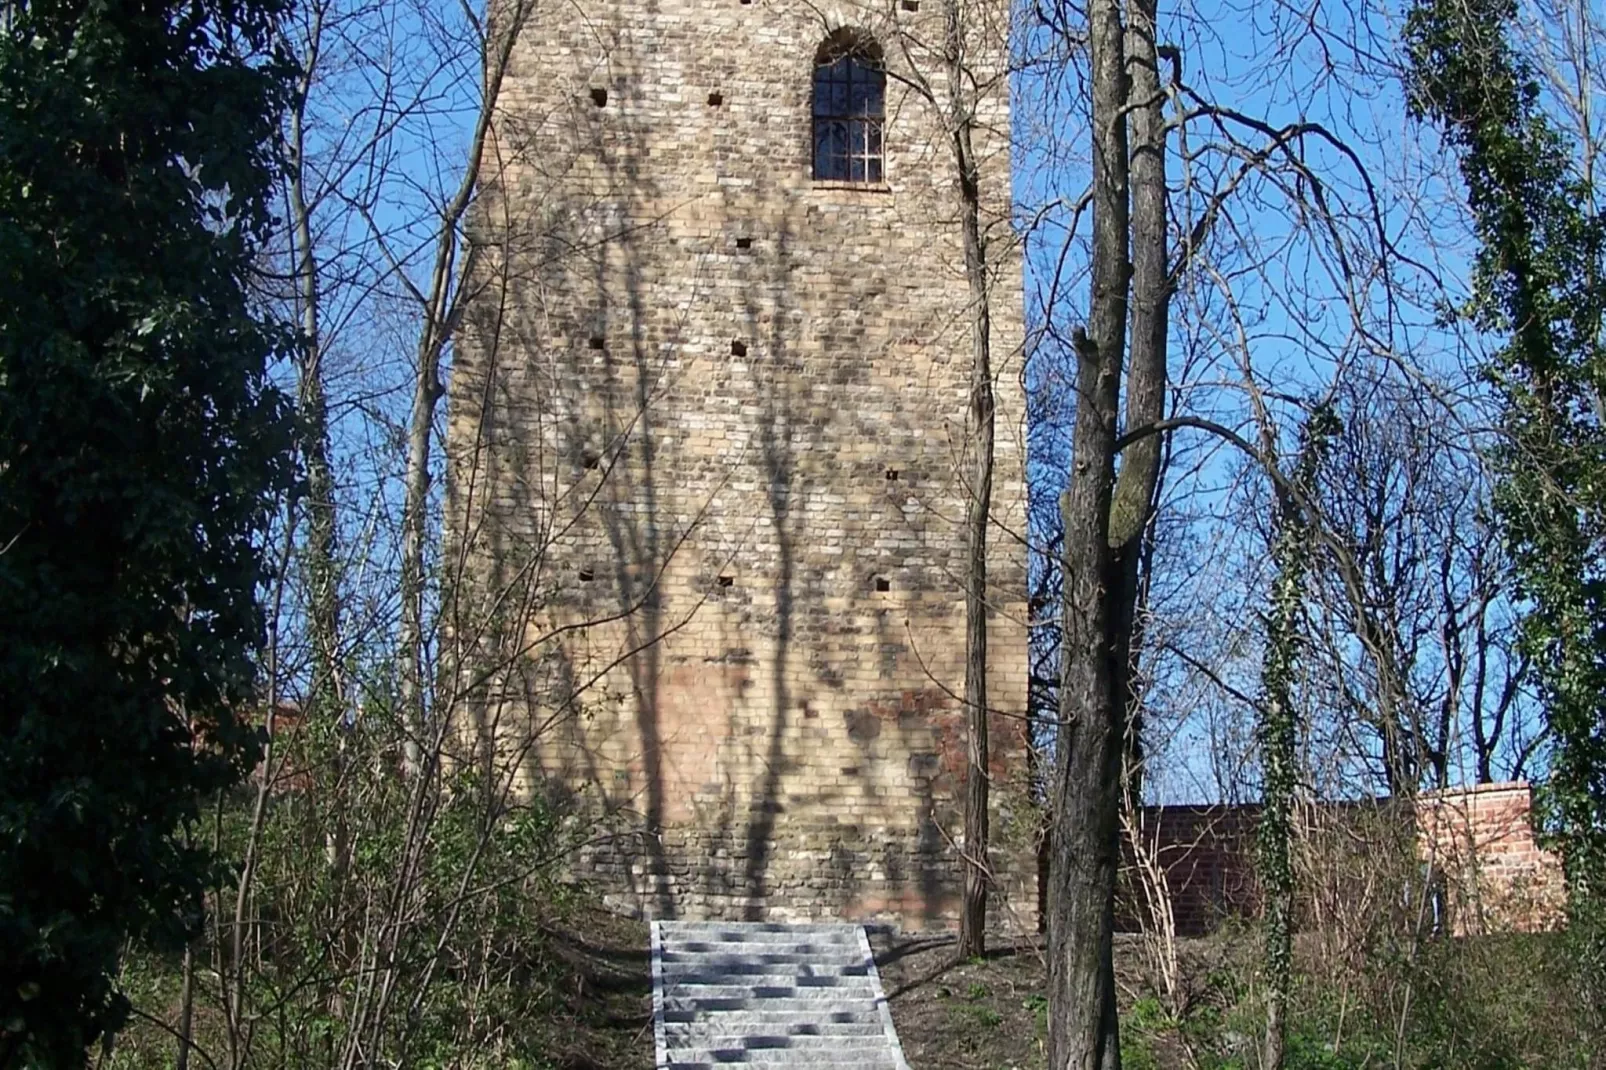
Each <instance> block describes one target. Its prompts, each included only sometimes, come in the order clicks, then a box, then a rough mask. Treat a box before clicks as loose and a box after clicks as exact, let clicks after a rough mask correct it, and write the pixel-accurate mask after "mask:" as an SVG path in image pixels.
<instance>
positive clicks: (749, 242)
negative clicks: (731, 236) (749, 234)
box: [736, 238, 753, 252]
mask: <svg viewBox="0 0 1606 1070" xmlns="http://www.w3.org/2000/svg"><path fill="white" fill-rule="evenodd" d="M752 247H753V239H752V238H737V239H736V248H738V249H740V250H742V251H743V252H746V251H747V250H749V249H751V248H752Z"/></svg>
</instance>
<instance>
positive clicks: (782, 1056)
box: [673, 1047, 897, 1067]
mask: <svg viewBox="0 0 1606 1070" xmlns="http://www.w3.org/2000/svg"><path fill="white" fill-rule="evenodd" d="M673 1059H674V1061H675V1062H677V1063H678V1062H681V1061H683V1060H684V1061H687V1062H693V1063H704V1064H713V1065H715V1066H720V1065H726V1066H728V1065H729V1064H731V1063H742V1064H745V1065H747V1066H853V1065H875V1066H886V1067H893V1066H896V1065H897V1064H896V1062H895V1061H894V1058H893V1055H892V1052H891V1051H890V1050H889V1049H887V1048H885V1047H883V1048H882V1049H881V1050H880V1051H874V1052H872V1051H862V1050H857V1051H852V1052H836V1051H825V1050H814V1049H801V1048H758V1049H748V1048H742V1047H735V1048H681V1049H677V1050H676V1051H675V1053H674V1055H673Z"/></svg>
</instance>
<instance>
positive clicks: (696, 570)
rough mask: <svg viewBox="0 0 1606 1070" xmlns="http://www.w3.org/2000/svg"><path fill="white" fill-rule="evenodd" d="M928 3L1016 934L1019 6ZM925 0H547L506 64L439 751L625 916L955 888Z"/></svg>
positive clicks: (956, 448) (1020, 919)
mask: <svg viewBox="0 0 1606 1070" xmlns="http://www.w3.org/2000/svg"><path fill="white" fill-rule="evenodd" d="M956 2H958V3H959V4H960V6H961V7H962V9H963V18H964V23H965V41H964V56H965V59H964V65H965V71H966V81H967V82H968V83H970V85H969V87H967V92H976V93H977V95H978V97H979V99H978V102H977V104H976V108H975V115H976V123H977V125H976V128H975V134H974V136H975V141H976V145H977V148H978V150H979V154H980V156H981V161H982V162H981V176H982V203H983V219H982V224H983V227H984V228H985V232H986V234H987V236H988V256H989V259H990V262H991V263H990V267H991V290H990V293H991V297H990V301H989V308H990V313H991V322H992V334H991V343H992V345H991V350H992V361H993V371H994V375H995V389H996V398H997V401H996V404H997V414H998V416H997V436H996V451H997V452H996V457H997V462H996V465H997V466H996V475H995V482H994V488H995V489H994V493H993V514H994V517H995V523H994V524H993V526H992V529H991V534H990V542H989V545H990V584H991V599H990V600H991V603H992V614H991V618H990V619H991V635H990V647H991V658H990V669H989V689H990V696H989V697H990V703H991V705H992V706H993V707H994V709H995V711H996V712H995V713H994V715H993V724H992V729H991V737H992V747H993V751H992V753H993V765H992V770H993V782H994V799H995V812H994V818H993V825H994V842H995V845H996V847H995V850H994V851H993V855H992V865H993V867H994V869H995V871H996V872H997V874H998V889H999V893H1000V895H999V898H1000V899H1001V900H1003V901H1004V905H1003V906H1002V907H1001V908H996V909H995V914H994V917H995V918H996V919H998V920H999V921H1000V922H1001V923H1002V924H1005V925H1023V924H1030V916H1031V913H1032V910H1033V909H1034V901H1033V897H1032V896H1031V895H1029V894H1026V893H1025V892H1024V888H1025V881H1026V880H1027V876H1028V871H1029V870H1030V869H1031V866H1030V864H1029V862H1027V860H1028V859H1029V858H1030V856H1031V851H1030V842H1029V840H1030V833H1031V830H1030V829H1029V828H1026V827H1024V826H1028V825H1029V824H1030V821H1029V819H1028V817H1027V813H1026V808H1025V806H1024V798H1023V796H1022V795H1021V794H1020V792H1019V790H1018V785H1019V784H1020V783H1022V782H1023V781H1024V773H1025V770H1024V767H1025V749H1024V742H1023V740H1024V733H1023V723H1024V720H1023V716H1022V715H1023V711H1024V708H1025V699H1026V641H1025V602H1026V599H1025V579H1024V574H1025V556H1026V554H1025V549H1024V545H1023V541H1022V535H1023V533H1024V530H1025V525H1024V512H1025V510H1024V499H1025V487H1024V475H1023V467H1024V454H1025V448H1024V441H1025V438H1024V434H1025V429H1024V418H1025V406H1024V401H1023V394H1022V390H1021V386H1020V373H1021V361H1022V333H1023V328H1022V292H1021V291H1022V286H1021V268H1020V262H1019V259H1018V256H1017V253H1016V249H1015V244H1014V242H1013V240H1012V238H1011V230H1010V227H1009V220H1008V208H1009V194H1010V186H1009V183H1010V171H1009V153H1008V137H1007V132H1008V130H1009V114H1008V90H1007V84H1006V78H1005V56H1006V41H1007V21H1008V14H1009V0H956ZM945 7H946V0H825V2H823V3H822V2H810V0H573V2H570V3H563V4H558V3H552V2H549V0H540V2H539V3H537V4H536V5H535V7H534V13H533V15H532V16H531V17H530V19H529V21H528V22H527V24H526V25H524V26H523V28H522V30H521V33H520V36H519V38H518V42H517V44H516V46H515V47H514V49H513V52H512V56H513V59H512V63H511V67H510V70H509V73H508V77H507V80H506V82H505V84H504V86H503V90H502V97H501V108H500V113H499V116H498V121H497V123H496V125H495V128H494V131H493V137H492V139H491V143H490V148H489V149H488V151H489V152H490V153H491V160H492V162H491V163H490V164H488V169H489V179H488V181H487V182H486V184H485V186H484V189H483V190H482V199H481V202H480V206H479V212H478V216H477V219H476V224H475V232H474V235H473V237H474V241H475V246H476V250H477V251H476V258H475V260H474V261H473V262H472V266H471V267H470V268H469V269H468V272H467V275H466V279H467V282H468V284H469V285H472V286H473V287H475V290H474V294H475V296H474V298H473V302H472V304H471V308H470V313H469V315H468V317H467V319H466V322H465V323H464V324H463V325H462V327H461V329H460V333H459V344H458V348H457V356H456V365H455V368H454V371H453V378H452V381H451V387H450V428H449V438H448V454H449V464H450V474H449V487H448V507H447V508H448V524H449V527H450V532H451V539H450V540H449V545H450V547H451V549H450V553H449V554H448V557H449V561H448V570H449V573H450V575H451V577H452V584H453V589H454V590H456V591H457V592H458V593H459V595H460V597H459V599H458V600H457V602H456V603H454V604H453V609H452V610H451V612H450V614H449V615H450V617H451V619H450V621H449V636H450V640H451V642H452V643H453V644H455V649H458V650H460V651H461V652H463V655H464V660H463V662H462V664H463V666H464V667H463V671H462V672H461V673H460V674H459V675H460V677H461V682H462V684H463V693H464V694H465V695H467V699H466V700H465V702H464V703H463V704H462V709H463V713H462V715H461V716H462V718H463V720H464V723H465V726H466V729H465V732H464V733H463V738H464V739H465V740H472V741H474V742H475V743H476V744H477V745H478V749H477V750H476V752H475V753H476V755H477V756H478V757H479V759H480V760H481V761H492V760H494V768H495V769H496V770H497V771H499V772H505V771H510V770H511V771H512V772H513V773H514V775H515V776H516V777H517V783H518V787H519V788H520V790H523V791H529V792H545V793H547V794H549V795H554V796H557V797H559V798H562V799H563V800H564V801H565V802H566V804H568V805H571V806H572V807H573V808H574V809H573V812H575V813H576V814H580V815H585V816H586V818H587V819H588V823H587V825H586V827H587V828H595V829H597V830H599V831H598V832H597V833H596V834H595V835H592V836H589V837H588V838H587V842H586V845H585V846H584V847H583V848H581V849H580V851H579V852H578V853H577V855H576V856H575V861H574V868H575V870H576V871H577V872H578V874H579V875H581V876H584V877H587V878H589V879H591V880H593V881H595V882H597V884H598V885H599V886H600V888H601V890H602V891H603V892H605V893H606V894H607V896H608V897H609V900H610V901H611V902H613V903H615V904H617V905H620V906H624V907H627V908H630V909H635V910H639V911H643V912H647V913H651V914H653V915H654V916H659V917H671V916H690V917H696V916H715V917H748V918H790V917H830V916H850V917H882V918H890V919H894V920H897V921H900V922H901V923H903V924H905V925H908V926H914V927H919V926H925V925H934V924H940V923H942V922H943V921H944V920H945V919H947V918H950V917H952V916H953V915H954V914H955V912H956V911H957V908H958V901H959V897H958V890H959V888H960V869H959V855H958V847H957V846H956V841H957V840H958V839H959V837H960V835H961V833H962V829H963V823H962V819H961V810H960V799H961V789H962V786H963V779H964V766H965V746H966V736H965V729H964V724H965V715H964V710H963V703H962V701H961V696H962V695H963V693H964V664H963V659H964V622H965V611H964V597H963V588H962V581H963V572H962V569H963V561H964V556H963V555H964V549H965V533H964V528H963V518H964V515H965V506H966V504H967V502H968V501H969V492H968V485H967V479H966V473H967V472H968V470H969V465H970V456H971V445H970V442H969V440H968V436H967V433H966V411H967V399H968V391H969V388H968V377H969V374H970V369H971V367H972V358H971V353H972V347H971V330H972V323H973V321H974V306H973V302H972V299H971V291H970V289H969V286H968V284H967V278H966V274H965V264H964V257H963V252H962V246H961V230H960V225H959V197H958V193H957V189H958V184H957V181H956V175H957V170H956V167H955V163H954V158H953V154H952V151H951V144H952V141H951V132H950V131H951V126H950V124H949V122H948V120H947V118H946V115H947V112H946V110H945V109H946V108H947V107H949V105H950V97H949V86H948V81H947V76H946V67H945V62H944V58H943V51H942V49H943V47H944V41H945V36H944V26H945V22H944V12H945ZM975 87H979V90H978V89H975ZM589 819H595V820H596V822H597V823H596V824H595V825H592V824H590V823H589ZM995 901H996V900H995Z"/></svg>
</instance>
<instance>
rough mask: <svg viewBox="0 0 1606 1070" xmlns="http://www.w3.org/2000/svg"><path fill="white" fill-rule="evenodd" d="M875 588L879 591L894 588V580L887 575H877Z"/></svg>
mask: <svg viewBox="0 0 1606 1070" xmlns="http://www.w3.org/2000/svg"><path fill="white" fill-rule="evenodd" d="M875 589H876V590H878V591H890V590H892V581H891V580H889V579H887V578H886V577H885V576H877V577H876V578H875Z"/></svg>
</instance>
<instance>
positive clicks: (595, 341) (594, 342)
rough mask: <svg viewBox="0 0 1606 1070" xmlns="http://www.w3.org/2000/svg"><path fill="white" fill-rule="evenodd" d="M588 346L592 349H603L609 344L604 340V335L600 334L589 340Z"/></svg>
mask: <svg viewBox="0 0 1606 1070" xmlns="http://www.w3.org/2000/svg"><path fill="white" fill-rule="evenodd" d="M586 344H587V345H588V346H590V347H591V348H592V349H601V348H603V347H604V346H606V345H607V343H606V342H604V341H603V340H602V335H600V334H594V335H592V336H591V337H590V339H588V340H587V342H586Z"/></svg>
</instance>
